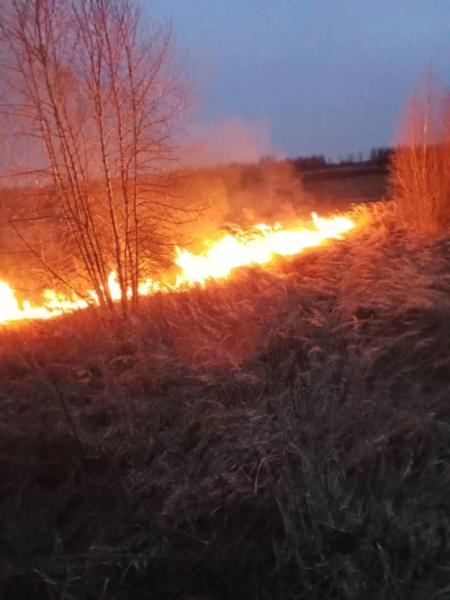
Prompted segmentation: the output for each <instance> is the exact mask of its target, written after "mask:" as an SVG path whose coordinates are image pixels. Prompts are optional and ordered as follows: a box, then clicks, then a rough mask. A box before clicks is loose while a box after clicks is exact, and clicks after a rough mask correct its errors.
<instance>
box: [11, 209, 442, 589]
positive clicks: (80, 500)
mask: <svg viewBox="0 0 450 600" xmlns="http://www.w3.org/2000/svg"><path fill="white" fill-rule="evenodd" d="M366 214H367V209H366ZM370 214H371V219H370V220H369V222H367V223H366V225H365V226H362V227H361V228H360V230H359V231H357V232H356V233H355V234H354V235H353V236H351V237H349V238H348V239H347V240H343V241H340V242H336V243H333V244H330V245H329V246H327V247H324V248H321V249H318V250H315V251H310V252H307V253H305V254H303V255H301V256H299V257H298V258H297V259H295V260H289V261H285V262H280V263H279V264H277V266H276V267H274V268H273V269H271V270H266V271H260V270H247V271H242V272H240V273H237V274H236V276H235V277H234V278H233V279H232V280H231V281H230V282H228V283H227V284H226V285H223V286H222V285H212V286H209V287H208V288H207V289H205V290H193V291H191V292H189V293H183V294H176V295H166V296H160V297H154V298H150V299H148V300H147V301H146V302H145V303H143V304H142V306H141V309H140V312H139V314H136V315H134V316H133V317H132V318H130V319H129V320H128V321H127V322H126V323H123V322H120V321H119V320H118V319H117V320H114V319H109V320H108V319H106V318H105V317H104V316H102V315H101V314H97V313H95V312H86V313H80V314H77V315H73V316H71V317H68V318H63V319H59V320H57V321H54V322H49V323H44V324H34V325H31V326H30V327H26V328H11V329H9V328H6V329H5V330H4V331H3V332H2V333H1V335H0V371H1V372H0V377H1V379H0V406H1V411H2V420H1V424H0V448H1V451H0V482H1V483H0V490H1V504H0V522H1V525H0V591H1V593H0V595H2V597H4V598H7V599H8V600H15V599H19V598H20V599H21V598H39V599H41V598H49V599H59V598H61V599H64V600H69V599H77V600H78V599H91V598H92V599H99V598H105V599H121V600H122V599H129V598H133V599H135V598H180V599H185V600H188V599H191V600H192V599H197V600H201V599H206V600H208V599H209V600H216V599H217V600H220V599H225V598H227V599H228V598H233V599H240V598H242V599H249V598H255V599H260V598H261V599H266V598H267V599H272V598H277V599H279V598H282V599H286V600H287V599H294V598H308V599H323V598H327V599H329V598H336V599H341V598H342V599H360V598H373V599H380V600H381V599H385V598H390V599H397V598H399V599H400V598H401V599H403V598H404V599H408V600H410V599H422V598H423V599H425V598H426V599H431V598H445V597H447V596H448V595H449V594H450V587H449V585H448V582H449V580H450V566H449V564H450V563H449V559H450V537H449V534H450V504H449V503H448V498H449V493H450V478H449V475H450V472H449V466H450V464H449V456H450V437H449V427H450V424H449V416H450V405H449V403H448V398H449V392H450V322H449V319H448V315H449V311H450V238H448V237H447V238H445V237H443V238H440V239H434V240H429V239H425V238H424V239H419V240H415V241H414V242H413V241H411V240H408V238H407V237H406V236H405V235H404V234H403V233H402V232H401V231H398V230H397V229H396V227H395V224H394V221H393V215H391V214H390V211H389V210H388V209H387V208H383V207H381V208H379V207H377V206H373V207H372V208H371V209H370Z"/></svg>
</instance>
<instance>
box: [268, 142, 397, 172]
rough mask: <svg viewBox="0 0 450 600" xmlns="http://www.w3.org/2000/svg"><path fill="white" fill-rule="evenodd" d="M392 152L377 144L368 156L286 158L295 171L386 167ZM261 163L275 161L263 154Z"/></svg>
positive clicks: (390, 149) (320, 155) (312, 155)
mask: <svg viewBox="0 0 450 600" xmlns="http://www.w3.org/2000/svg"><path fill="white" fill-rule="evenodd" d="M393 152H394V148H392V147H388V146H378V147H374V148H372V149H371V150H370V153H369V156H368V158H364V157H363V155H362V154H361V153H359V154H358V156H356V157H355V155H353V154H349V155H348V156H347V157H346V158H344V159H340V160H338V161H332V160H329V159H327V158H326V157H325V155H324V154H311V155H308V156H297V157H295V158H290V159H287V161H288V162H290V163H291V164H292V166H293V167H294V169H295V171H296V172H298V173H304V172H307V171H318V170H324V169H335V168H338V167H353V166H355V167H379V168H380V169H387V168H388V165H389V163H390V160H391V158H392V155H393ZM260 162H261V163H269V162H277V159H276V158H275V157H273V156H264V157H263V158H261V160H260Z"/></svg>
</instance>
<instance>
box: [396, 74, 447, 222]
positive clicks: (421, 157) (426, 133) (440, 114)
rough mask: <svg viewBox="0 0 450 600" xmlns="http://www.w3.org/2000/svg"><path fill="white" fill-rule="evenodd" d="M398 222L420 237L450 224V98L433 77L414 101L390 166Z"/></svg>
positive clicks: (409, 107) (418, 92)
mask: <svg viewBox="0 0 450 600" xmlns="http://www.w3.org/2000/svg"><path fill="white" fill-rule="evenodd" d="M391 184H392V190H393V193H394V197H395V198H396V200H397V206H398V215H399V219H400V222H401V223H402V224H404V225H405V226H406V227H408V228H409V229H412V230H414V231H417V232H422V233H429V232H431V233H433V232H442V231H445V230H448V228H449V226H450V94H449V93H448V92H447V91H443V90H441V89H439V87H438V86H437V84H435V83H434V82H433V81H432V80H431V79H429V80H428V81H427V82H426V83H425V84H424V85H423V86H422V87H421V88H420V89H419V90H418V91H417V92H416V93H415V94H414V96H413V97H412V99H411V101H410V103H409V106H408V109H407V112H406V118H405V120H404V124H403V128H402V131H401V133H400V135H399V140H398V147H397V150H396V152H395V154H394V157H393V160H392V165H391Z"/></svg>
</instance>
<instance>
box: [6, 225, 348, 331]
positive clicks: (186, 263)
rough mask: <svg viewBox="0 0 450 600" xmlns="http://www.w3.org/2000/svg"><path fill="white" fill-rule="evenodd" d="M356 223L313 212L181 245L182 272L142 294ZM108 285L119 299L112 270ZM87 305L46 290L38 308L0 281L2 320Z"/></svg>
mask: <svg viewBox="0 0 450 600" xmlns="http://www.w3.org/2000/svg"><path fill="white" fill-rule="evenodd" d="M354 226H355V224H354V222H353V221H352V220H351V219H349V218H348V217H344V216H335V217H331V218H323V217H319V216H318V215H317V214H316V213H313V214H312V222H311V223H310V224H309V225H307V226H305V224H304V223H300V224H298V225H296V226H293V227H291V228H289V229H283V228H282V227H281V225H279V224H275V225H274V226H269V225H265V224H259V225H256V226H255V227H253V228H252V229H250V230H243V231H240V232H239V233H236V234H224V235H222V236H221V237H220V238H219V239H217V240H215V241H211V242H209V243H206V244H205V245H206V246H207V250H205V251H204V252H202V253H200V254H193V253H191V252H189V251H188V250H184V249H180V248H177V256H176V258H175V264H176V265H177V266H178V267H179V269H180V272H179V274H178V275H177V277H176V280H175V282H173V283H162V282H158V281H154V280H153V279H151V278H149V279H147V280H145V281H143V282H141V283H140V284H139V294H140V295H142V296H148V295H151V294H153V293H155V292H157V291H163V292H165V291H166V292H169V291H175V290H180V289H186V288H188V287H190V286H193V285H196V284H200V285H205V284H207V282H208V281H209V280H217V279H224V278H226V277H229V276H230V274H231V273H232V271H233V270H234V269H236V268H239V267H245V266H252V265H266V264H268V263H270V262H272V261H273V260H274V258H276V257H277V256H293V255H295V254H299V253H300V252H301V251H302V250H303V249H305V248H312V247H314V246H319V245H321V244H323V243H324V242H325V241H327V240H330V239H336V238H340V237H341V236H342V235H344V234H345V233H347V232H348V231H350V230H351V229H352V228H353V227H354ZM108 287H109V290H110V293H111V297H112V298H113V300H120V297H121V292H120V287H119V284H118V282H117V277H116V273H114V272H111V274H110V275H109V278H108ZM129 293H130V294H131V291H130V292H129ZM86 296H87V297H90V298H92V301H93V303H98V301H97V297H96V295H95V293H94V292H92V291H88V292H87V294H86ZM88 306H89V304H88V302H86V301H85V300H82V299H78V298H76V297H72V298H68V297H66V296H64V295H61V294H58V293H57V292H55V291H53V290H45V292H44V294H43V302H42V304H41V305H40V306H33V305H32V304H31V303H30V302H28V301H27V300H24V301H22V302H19V301H18V300H17V298H16V295H15V292H14V290H13V289H12V288H11V287H10V286H9V285H8V284H7V283H6V282H4V281H1V280H0V323H2V322H7V321H20V320H28V319H50V318H52V317H57V316H59V315H61V314H63V313H69V312H73V311H75V310H79V309H83V308H87V307H88Z"/></svg>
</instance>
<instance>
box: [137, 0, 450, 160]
mask: <svg viewBox="0 0 450 600" xmlns="http://www.w3.org/2000/svg"><path fill="white" fill-rule="evenodd" d="M145 6H146V11H148V12H149V14H151V17H152V18H154V19H156V20H161V19H162V20H168V21H169V22H171V24H172V28H173V33H174V40H175V44H176V48H177V51H178V56H179V59H181V60H182V62H183V64H185V65H186V66H187V68H188V71H189V76H190V79H191V80H192V81H193V86H194V89H195V98H194V102H193V110H192V112H191V116H190V129H189V131H190V135H191V136H192V137H193V138H195V139H201V140H202V144H203V145H201V146H200V148H202V150H200V154H202V156H203V158H206V157H208V158H209V159H210V160H223V161H226V160H233V159H234V160H241V159H243V160H247V159H248V160H253V159H255V158H257V157H258V156H261V155H266V154H276V155H279V156H298V155H308V154H315V153H319V154H325V155H326V156H327V157H329V158H333V159H339V158H344V157H346V156H347V155H348V154H350V153H353V154H354V155H355V156H358V154H359V153H360V152H362V153H363V154H367V152H368V151H369V150H370V148H371V147H372V146H383V145H389V144H391V143H392V142H393V140H394V136H395V132H396V128H397V127H398V122H399V119H400V117H401V114H402V108H403V107H404V104H405V102H406V101H407V99H408V97H409V95H410V94H411V92H412V91H413V89H414V87H415V86H417V84H418V82H419V81H420V79H421V78H422V77H423V76H424V73H426V72H427V71H429V70H430V69H431V70H432V71H433V72H434V73H435V74H436V76H437V77H438V79H440V81H441V82H442V83H444V84H449V83H450V0H152V1H151V2H148V0H147V2H145ZM200 159H201V156H200Z"/></svg>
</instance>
